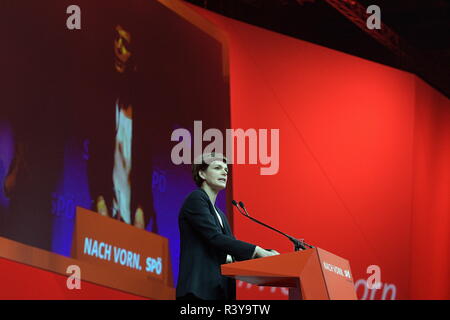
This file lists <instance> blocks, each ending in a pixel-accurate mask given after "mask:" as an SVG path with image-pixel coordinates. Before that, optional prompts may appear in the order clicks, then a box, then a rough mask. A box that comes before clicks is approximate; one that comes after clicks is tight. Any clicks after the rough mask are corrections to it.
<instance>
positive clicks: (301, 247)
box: [232, 200, 314, 251]
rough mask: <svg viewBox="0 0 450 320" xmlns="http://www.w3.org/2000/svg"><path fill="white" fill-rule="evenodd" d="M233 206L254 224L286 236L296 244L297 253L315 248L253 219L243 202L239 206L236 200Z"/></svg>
mask: <svg viewBox="0 0 450 320" xmlns="http://www.w3.org/2000/svg"><path fill="white" fill-rule="evenodd" d="M232 204H233V205H234V206H235V207H236V208H237V209H238V211H239V212H240V213H241V214H242V215H244V216H245V217H247V218H249V219H250V220H252V221H254V222H256V223H258V224H260V225H263V226H265V227H266V228H269V229H271V230H273V231H275V232H278V233H280V234H282V235H283V236H285V237H286V238H288V239H289V240H291V242H292V243H293V244H294V250H295V251H300V250H306V247H308V248H314V247H313V246H312V245H309V244H307V243H306V242H305V241H303V240H299V239H296V238H294V237H292V236H290V235H288V234H286V233H284V232H281V231H280V230H277V229H275V228H273V227H271V226H269V225H267V224H265V223H264V222H261V221H259V220H256V219H255V218H253V217H251V216H250V214H249V213H248V212H247V209H246V208H245V206H244V203H243V202H242V201H241V202H239V205H238V203H237V202H236V201H235V200H233V201H232ZM239 207H241V208H242V209H244V211H245V213H244V212H242V211H241V209H240V208H239Z"/></svg>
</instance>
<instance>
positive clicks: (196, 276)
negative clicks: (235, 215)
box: [176, 189, 256, 300]
mask: <svg viewBox="0 0 450 320" xmlns="http://www.w3.org/2000/svg"><path fill="white" fill-rule="evenodd" d="M216 209H217V212H218V213H219V214H220V216H221V218H222V222H223V225H224V228H223V229H222V227H221V225H220V222H219V220H218V219H217V216H216V213H215V211H214V208H213V204H212V203H211V201H210V200H209V197H208V195H207V194H206V192H205V191H204V190H203V189H197V190H195V191H193V192H192V193H191V194H189V196H188V197H187V198H186V200H185V201H184V204H183V206H182V208H181V210H180V215H179V217H178V225H179V228H180V269H179V274H178V284H177V291H176V296H177V297H182V296H185V295H186V294H188V293H192V294H194V295H195V296H197V297H199V298H200V299H205V300H232V299H235V298H236V282H235V280H233V279H231V278H228V277H224V276H222V275H221V271H220V265H221V264H224V263H225V262H226V257H227V254H229V255H231V256H232V257H234V259H235V260H238V261H239V260H247V259H251V257H252V255H253V252H254V250H255V247H256V246H255V245H253V244H250V243H247V242H243V241H239V240H236V239H235V237H234V236H233V234H232V232H231V229H230V225H229V224H228V221H227V218H226V216H225V215H224V214H223V212H222V211H221V210H220V209H219V208H217V207H216Z"/></svg>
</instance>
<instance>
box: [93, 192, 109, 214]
mask: <svg viewBox="0 0 450 320" xmlns="http://www.w3.org/2000/svg"><path fill="white" fill-rule="evenodd" d="M95 207H96V208H97V212H98V213H100V214H101V215H102V216H108V206H107V205H106V202H105V198H103V196H98V197H97V202H96V204H95Z"/></svg>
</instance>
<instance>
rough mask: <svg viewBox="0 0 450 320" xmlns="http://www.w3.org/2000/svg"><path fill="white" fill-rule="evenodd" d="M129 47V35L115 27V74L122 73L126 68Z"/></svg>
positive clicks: (120, 28)
mask: <svg viewBox="0 0 450 320" xmlns="http://www.w3.org/2000/svg"><path fill="white" fill-rule="evenodd" d="M130 45H131V34H130V33H129V32H128V31H126V30H125V29H124V28H123V27H122V26H121V25H117V26H116V38H115V40H114V55H115V59H114V67H115V69H116V71H117V72H120V73H123V72H125V70H126V68H127V62H128V60H129V59H130V57H131V50H130Z"/></svg>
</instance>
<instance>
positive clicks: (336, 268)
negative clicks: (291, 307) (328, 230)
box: [221, 248, 357, 300]
mask: <svg viewBox="0 0 450 320" xmlns="http://www.w3.org/2000/svg"><path fill="white" fill-rule="evenodd" d="M221 269H222V275H224V276H228V277H232V278H234V279H236V280H242V281H245V282H249V283H252V284H255V285H258V286H271V287H287V288H289V299H290V300H356V299H357V297H356V291H355V286H354V282H353V277H352V274H351V271H350V264H349V262H348V261H347V260H345V259H343V258H341V257H338V256H336V255H334V254H332V253H330V252H327V251H325V250H323V249H320V248H313V249H307V250H303V251H297V252H292V253H284V254H280V255H276V256H271V257H265V258H258V259H252V260H246V261H240V262H235V263H230V264H223V265H222V266H221Z"/></svg>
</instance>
